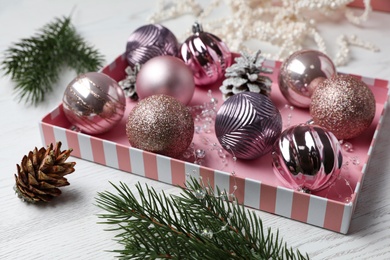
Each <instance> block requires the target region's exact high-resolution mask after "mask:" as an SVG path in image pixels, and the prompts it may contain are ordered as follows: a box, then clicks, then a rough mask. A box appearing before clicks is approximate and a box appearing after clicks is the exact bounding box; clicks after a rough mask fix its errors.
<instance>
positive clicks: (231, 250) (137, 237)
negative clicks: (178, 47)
mask: <svg viewBox="0 0 390 260" xmlns="http://www.w3.org/2000/svg"><path fill="white" fill-rule="evenodd" d="M112 185H113V187H114V188H115V190H116V191H117V194H114V193H111V192H108V191H104V192H100V193H98V197H97V198H96V201H97V206H98V207H100V208H101V209H103V210H105V211H107V212H106V213H102V214H99V218H102V219H105V221H103V222H99V223H104V224H110V226H111V228H110V229H109V230H115V231H116V232H118V234H117V235H116V239H117V240H118V242H119V243H120V244H122V245H123V246H124V248H123V249H121V250H114V251H113V252H115V253H118V254H119V257H120V258H123V259H145V258H147V259H156V258H158V259H163V258H167V259H181V258H182V259H307V258H308V256H307V255H306V256H305V255H302V254H301V253H300V252H299V251H294V250H293V249H291V248H288V247H287V245H286V243H284V242H283V241H282V239H281V238H280V237H279V234H278V232H276V233H272V232H271V230H270V229H267V230H265V229H264V227H263V224H262V221H261V219H260V218H258V217H257V216H256V215H255V214H254V212H251V211H249V210H245V208H244V206H243V205H237V204H236V203H232V202H227V201H228V199H229V195H227V194H226V193H224V192H221V191H220V190H219V189H217V191H216V192H215V193H214V191H213V190H212V189H211V187H210V186H206V187H205V186H204V185H203V183H201V182H199V181H197V180H195V179H191V181H190V182H188V187H187V189H184V188H183V189H182V193H181V196H174V195H171V196H167V195H166V194H165V193H164V192H162V193H157V192H156V191H155V190H154V189H153V188H150V187H148V186H146V187H145V189H143V188H142V187H141V185H140V184H137V185H136V189H137V192H138V194H139V200H137V199H136V197H135V196H134V194H133V192H132V191H131V190H130V188H129V187H128V186H127V185H126V184H124V183H120V185H119V186H116V185H114V184H112Z"/></svg>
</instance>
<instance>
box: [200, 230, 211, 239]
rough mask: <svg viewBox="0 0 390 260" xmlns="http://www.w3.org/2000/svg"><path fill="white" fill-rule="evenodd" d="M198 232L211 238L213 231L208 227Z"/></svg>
mask: <svg viewBox="0 0 390 260" xmlns="http://www.w3.org/2000/svg"><path fill="white" fill-rule="evenodd" d="M200 234H201V235H202V236H204V237H206V238H208V239H212V238H213V235H214V233H213V231H211V230H210V229H208V228H205V229H203V230H202V232H201V233H200Z"/></svg>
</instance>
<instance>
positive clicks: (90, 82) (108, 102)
mask: <svg viewBox="0 0 390 260" xmlns="http://www.w3.org/2000/svg"><path fill="white" fill-rule="evenodd" d="M62 101H63V109H64V113H65V116H66V117H67V118H68V120H69V121H70V122H71V123H73V124H74V125H75V126H76V127H78V128H79V129H80V130H81V131H82V132H85V133H88V134H101V133H104V132H106V131H108V130H110V129H111V128H112V127H114V126H115V125H116V124H117V123H118V122H119V121H120V120H121V119H122V117H123V114H124V111H125V107H126V100H125V94H124V93H123V90H122V88H121V87H120V86H119V85H118V83H117V82H116V81H115V80H113V79H112V78H110V77H109V76H107V75H105V74H103V73H99V72H89V73H85V74H82V75H79V76H77V77H76V78H75V79H73V80H72V81H71V82H70V83H69V85H68V86H67V88H66V89H65V92H64V96H63V99H62Z"/></svg>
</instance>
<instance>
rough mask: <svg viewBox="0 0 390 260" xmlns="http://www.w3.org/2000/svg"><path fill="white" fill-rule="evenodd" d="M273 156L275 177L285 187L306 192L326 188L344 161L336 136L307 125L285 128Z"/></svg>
mask: <svg viewBox="0 0 390 260" xmlns="http://www.w3.org/2000/svg"><path fill="white" fill-rule="evenodd" d="M272 158H273V166H274V172H275V174H276V176H277V177H279V179H280V180H281V181H282V182H283V183H284V184H285V185H286V186H287V187H290V188H293V189H295V190H302V191H306V192H313V191H319V190H322V189H325V188H327V187H329V185H331V184H332V183H333V182H334V181H335V180H336V179H337V177H338V176H339V174H340V171H341V166H342V164H343V157H342V154H341V146H340V143H339V141H338V140H337V138H336V137H335V136H334V135H333V134H332V133H331V132H329V131H327V130H326V129H324V128H322V127H320V126H317V125H306V124H300V125H296V126H292V127H289V128H287V129H286V130H284V131H283V132H282V134H281V135H280V137H279V139H278V140H277V141H276V142H275V144H274V147H273V152H272Z"/></svg>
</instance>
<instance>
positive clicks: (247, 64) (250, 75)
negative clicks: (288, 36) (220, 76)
mask: <svg viewBox="0 0 390 260" xmlns="http://www.w3.org/2000/svg"><path fill="white" fill-rule="evenodd" d="M235 62H236V63H234V64H233V65H231V66H230V67H228V68H227V69H226V73H225V77H226V79H225V80H224V81H223V82H222V86H221V87H220V88H219V89H220V90H221V92H222V94H223V99H224V100H226V99H228V98H229V97H230V96H232V95H235V94H238V93H241V92H246V91H250V92H255V93H260V94H263V95H266V96H269V95H270V93H271V85H272V81H271V79H270V78H269V77H267V76H261V75H260V73H261V72H263V73H272V70H271V69H267V68H262V64H263V62H264V58H263V57H262V56H260V51H257V52H256V53H255V54H254V55H253V56H251V55H249V54H247V53H245V52H241V56H240V57H237V58H235Z"/></svg>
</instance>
